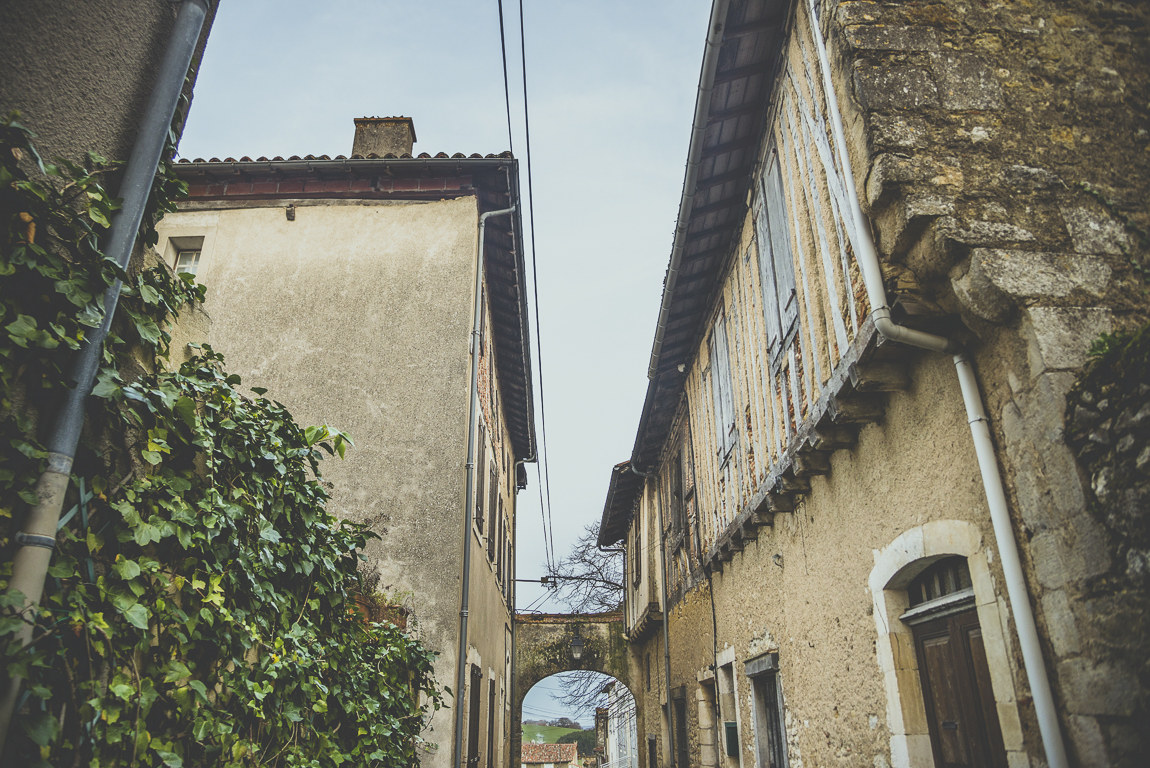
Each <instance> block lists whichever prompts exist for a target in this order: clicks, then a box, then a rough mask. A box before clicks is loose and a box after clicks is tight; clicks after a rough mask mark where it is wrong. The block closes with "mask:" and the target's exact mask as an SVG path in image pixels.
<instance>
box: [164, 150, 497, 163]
mask: <svg viewBox="0 0 1150 768" xmlns="http://www.w3.org/2000/svg"><path fill="white" fill-rule="evenodd" d="M502 157H506V158H512V157H515V155H513V154H511V153H510V152H500V153H499V154H487V155H481V154H479V153H478V152H473V153H471V154H470V155H465V154H464V153H462V152H456V153H455V154H451V155H449V154H448V153H446V152H437V153H435V154H434V155H431V154H429V153H427V152H420V153H419V154H418V155H417V156H416V157H414V158H413V157H412V156H411V155H409V154H407V153H406V152H405V153H404V154H402V155H395V154H392V153H391V152H388V153H387V154H386V155H377V154H374V153H372V154H370V155H351V156H350V157H349V156H345V155H336V157H335V159H336V160H412V159H418V160H446V159H464V160H466V159H479V160H482V159H484V158H486V159H488V160H495V159H499V158H502ZM331 159H332V158H330V157H328V156H327V155H305V156H303V157H300V156H299V155H292V156H291V157H289V158H288V160H289V161H290V160H331ZM283 160H284V158H283V157H282V156H280V155H276V156H275V157H273V158H271V160H270V161H269V160H268V158H267V157H259V158H257V159H256V160H252V159H251V158H250V157H248V156H247V155H244V156H243V157H241V158H240V159H239V160H237V159H236V158H234V157H225V158H224V159H223V160H221V159H220V158H218V157H213V158H211V159H210V160H205V159H204V158H202V157H197V158H196V159H194V160H189V159H188V158H186V157H181V158H180V159H179V161H178V162H179V163H180V164H185V165H190V164H192V163H253V162H256V163H266V162H283Z"/></svg>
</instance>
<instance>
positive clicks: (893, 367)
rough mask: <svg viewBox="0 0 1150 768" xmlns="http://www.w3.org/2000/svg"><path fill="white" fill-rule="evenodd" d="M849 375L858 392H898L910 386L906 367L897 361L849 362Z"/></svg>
mask: <svg viewBox="0 0 1150 768" xmlns="http://www.w3.org/2000/svg"><path fill="white" fill-rule="evenodd" d="M850 376H851V384H853V385H854V388H855V390H857V391H859V392H898V391H901V390H904V389H906V388H907V387H909V386H910V376H908V375H907V372H906V368H904V367H903V366H901V365H898V364H897V363H870V364H869V365H859V364H858V363H851V366H850Z"/></svg>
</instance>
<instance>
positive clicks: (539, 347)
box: [500, 0, 555, 561]
mask: <svg viewBox="0 0 1150 768" xmlns="http://www.w3.org/2000/svg"><path fill="white" fill-rule="evenodd" d="M502 2H503V0H500V4H501V7H502ZM501 18H502V17H501ZM519 52H520V58H521V60H522V64H523V129H524V135H525V138H526V140H527V205H528V208H529V213H528V222H529V224H530V226H531V274H532V277H533V278H534V280H533V281H532V283H533V285H532V290H533V293H534V296H535V345H536V346H535V349H536V357H537V358H538V359H539V426H540V430H541V434H542V437H543V462H542V463H543V477H544V480H545V481H546V483H547V521H548V526H546V527H545V528H544V533H545V534H546V535H547V538H548V539H549V541H550V545H551V558H552V561H554V558H555V535H554V534H555V524H554V520H553V519H552V517H551V461H550V456H549V455H548V453H547V408H546V405H545V400H544V397H543V337H542V336H541V334H540V332H539V268H538V266H537V263H536V261H535V194H534V187H533V185H532V183H531V116H530V112H529V111H528V109H527V37H526V33H525V32H524V25H523V0H519Z"/></svg>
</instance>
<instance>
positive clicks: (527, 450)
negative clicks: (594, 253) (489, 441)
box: [473, 157, 539, 463]
mask: <svg viewBox="0 0 1150 768" xmlns="http://www.w3.org/2000/svg"><path fill="white" fill-rule="evenodd" d="M484 159H485V160H486V158H484ZM476 160H478V158H476ZM473 162H474V161H473ZM502 162H503V163H504V164H508V163H510V165H511V167H512V168H514V172H509V173H508V190H507V197H508V200H509V201H510V204H511V205H514V206H515V212H514V213H512V214H511V216H512V218H513V219H514V220H515V225H514V227H515V270H516V272H517V273H518V278H517V280H516V282H518V284H519V338H520V348H521V349H522V350H523V370H524V374H525V375H524V377H523V379H524V380H523V389H524V391H525V392H526V393H527V403H526V404H525V407H526V418H525V419H524V420H525V421H526V423H527V445H525V446H523V449H522V450H521V451H519V453H520V454H521V455H519V456H516V457H515V458H516V459H518V460H520V461H524V462H531V463H533V462H535V461H538V457H539V451H538V450H537V448H536V443H535V390H534V388H533V386H532V380H531V379H532V376H531V371H532V368H531V316H530V315H529V314H528V310H527V267H526V260H525V249H524V247H523V201H522V198H521V197H520V195H519V161H518V160H516V159H514V158H511V157H507V158H502ZM495 354H496V363H498V356H499V353H498V351H496V353H495Z"/></svg>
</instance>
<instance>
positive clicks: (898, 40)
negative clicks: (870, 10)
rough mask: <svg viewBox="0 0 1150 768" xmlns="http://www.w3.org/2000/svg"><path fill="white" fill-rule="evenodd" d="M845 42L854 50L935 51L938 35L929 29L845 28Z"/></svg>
mask: <svg viewBox="0 0 1150 768" xmlns="http://www.w3.org/2000/svg"><path fill="white" fill-rule="evenodd" d="M844 31H845V33H846V38H847V42H849V43H850V44H851V45H853V46H854V47H855V48H859V49H862V50H876V51H937V50H938V33H937V32H936V31H935V30H933V29H931V28H930V27H888V26H881V25H870V24H867V25H860V26H854V27H847V28H846V29H845V30H844Z"/></svg>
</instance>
